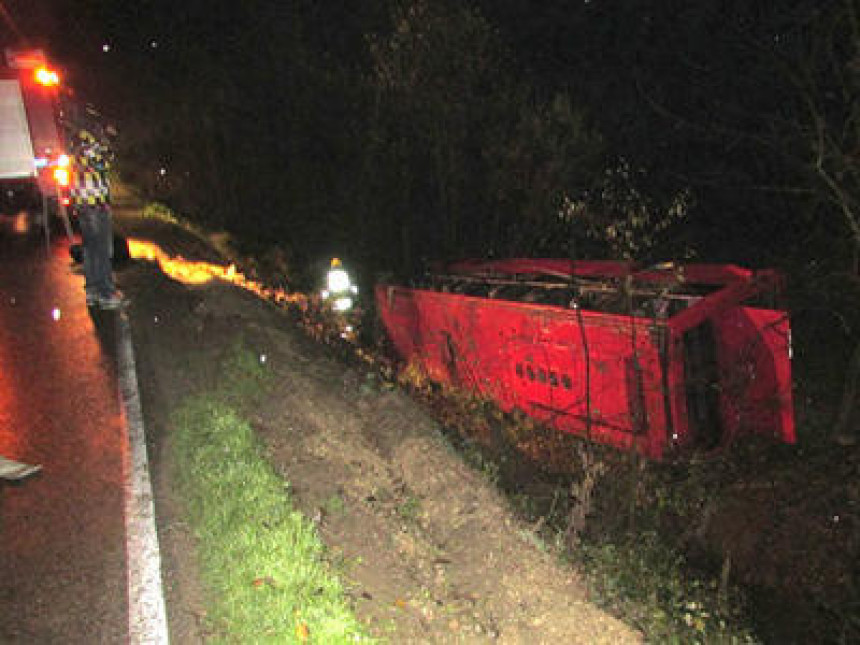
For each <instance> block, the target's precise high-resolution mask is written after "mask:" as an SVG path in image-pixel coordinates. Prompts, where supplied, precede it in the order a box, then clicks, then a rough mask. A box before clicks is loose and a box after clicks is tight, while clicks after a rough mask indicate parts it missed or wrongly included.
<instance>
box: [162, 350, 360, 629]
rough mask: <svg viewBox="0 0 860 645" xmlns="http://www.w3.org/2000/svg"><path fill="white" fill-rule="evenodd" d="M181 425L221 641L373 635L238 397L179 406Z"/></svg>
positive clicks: (189, 491) (177, 428) (210, 614)
mask: <svg viewBox="0 0 860 645" xmlns="http://www.w3.org/2000/svg"><path fill="white" fill-rule="evenodd" d="M232 364H233V365H234V366H236V365H237V364H238V365H240V366H242V365H243V366H244V367H245V368H247V367H248V366H249V364H250V361H244V360H243V359H241V358H239V359H236V357H235V356H234V358H233V362H232ZM237 371H239V372H243V371H244V370H243V369H241V367H240V369H239V370H237ZM234 384H235V383H234ZM172 426H173V431H174V433H175V434H174V436H175V450H174V459H175V462H174V463H175V465H176V471H177V472H178V476H177V477H178V480H179V486H180V490H181V493H182V496H183V499H184V500H185V504H186V508H187V512H188V516H189V517H188V519H189V522H190V524H191V526H192V527H193V529H194V532H195V534H196V536H197V538H198V559H199V561H200V566H201V569H202V576H203V578H204V584H205V585H206V588H207V591H208V594H207V595H208V598H209V600H210V602H209V607H208V611H207V621H208V623H207V628H208V630H209V631H210V633H211V637H212V639H213V640H214V641H216V642H228V643H293V642H295V643H302V642H311V643H354V642H368V641H370V640H371V639H370V638H369V637H368V636H367V634H366V630H364V628H363V627H362V626H361V624H360V623H359V622H358V620H357V619H356V617H355V615H354V613H353V612H352V610H351V609H350V607H349V604H348V602H347V600H346V597H345V594H344V590H343V586H342V584H341V582H340V580H339V578H338V576H337V573H336V572H335V571H333V570H332V566H331V565H330V564H329V562H328V560H327V557H326V553H325V550H324V547H323V545H322V543H321V542H320V540H319V538H318V536H317V534H316V531H315V528H314V525H313V524H312V523H311V522H310V521H309V520H307V519H306V518H304V517H303V516H302V515H301V514H300V513H299V512H298V511H296V510H295V508H294V506H293V504H292V503H291V500H290V498H289V494H288V485H287V483H286V482H285V481H284V480H283V479H282V478H281V477H279V476H278V475H277V473H276V472H275V471H274V469H273V468H272V466H271V465H270V464H269V463H268V462H267V461H266V459H265V458H264V455H263V452H262V447H261V445H260V443H259V441H258V439H257V438H256V436H255V434H254V432H253V429H252V428H251V426H250V425H249V424H248V423H247V422H246V421H245V420H244V419H243V418H242V417H241V416H240V415H239V413H237V411H236V409H235V407H234V406H233V405H232V404H231V403H230V402H229V400H228V399H226V398H225V397H224V396H222V395H219V393H218V392H215V393H212V394H207V395H201V396H197V397H193V398H191V399H189V400H187V401H186V402H185V403H184V404H183V405H182V406H180V408H179V409H177V410H176V411H175V412H174V413H173V415H172Z"/></svg>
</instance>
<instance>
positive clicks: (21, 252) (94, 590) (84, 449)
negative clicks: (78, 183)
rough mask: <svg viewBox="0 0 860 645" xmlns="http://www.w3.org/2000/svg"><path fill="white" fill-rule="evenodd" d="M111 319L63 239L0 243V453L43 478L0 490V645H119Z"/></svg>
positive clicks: (117, 414) (119, 472) (117, 437)
mask: <svg viewBox="0 0 860 645" xmlns="http://www.w3.org/2000/svg"><path fill="white" fill-rule="evenodd" d="M55 312H58V313H59V316H57V315H56V313H55ZM118 315H120V314H118V313H117V312H102V311H97V310H92V311H89V310H88V309H87V307H86V306H85V303H84V295H83V277H82V276H79V275H75V274H73V273H72V272H71V271H70V264H69V255H68V243H67V242H66V241H65V240H62V239H61V240H55V241H54V243H53V245H52V247H51V252H50V256H49V255H48V253H47V251H46V246H45V243H44V240H39V239H36V240H32V239H31V240H27V239H24V238H21V237H14V236H11V235H9V234H8V233H5V234H3V233H0V454H3V455H5V456H7V457H10V458H13V459H18V460H22V461H25V462H28V463H38V464H41V465H42V467H43V470H42V472H41V473H39V474H38V475H36V476H34V477H31V478H30V479H28V480H25V481H23V482H21V483H19V484H14V485H13V484H8V483H4V482H0V642H2V643H124V642H126V641H127V639H128V636H127V600H126V594H127V592H126V564H125V562H126V553H125V548H126V547H125V526H124V518H123V503H124V483H123V482H124V481H125V479H124V473H123V468H124V465H123V464H124V463H125V454H126V451H127V442H128V440H127V435H126V430H125V425H124V419H123V414H122V411H121V406H120V401H119V390H118V385H117V375H116V337H117V316H118Z"/></svg>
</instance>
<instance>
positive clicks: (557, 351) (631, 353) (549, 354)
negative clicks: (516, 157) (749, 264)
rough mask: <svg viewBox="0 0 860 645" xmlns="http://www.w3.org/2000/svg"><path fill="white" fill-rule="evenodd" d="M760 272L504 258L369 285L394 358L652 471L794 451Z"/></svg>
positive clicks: (782, 317) (783, 361) (777, 339)
mask: <svg viewBox="0 0 860 645" xmlns="http://www.w3.org/2000/svg"><path fill="white" fill-rule="evenodd" d="M780 287H781V279H780V277H779V275H778V274H777V273H775V272H773V271H759V272H752V271H749V270H746V269H743V268H740V267H737V266H733V265H706V264H693V265H685V266H678V265H666V266H659V267H655V268H651V269H646V270H637V269H636V268H635V267H633V266H632V265H630V264H627V263H617V262H571V261H569V260H558V259H510V260H500V261H487V262H478V261H470V262H462V263H458V264H454V265H452V266H450V267H448V268H447V269H446V271H445V272H444V273H442V274H438V275H435V276H431V277H430V278H429V281H428V283H427V285H426V286H423V287H420V288H407V287H401V286H395V285H389V284H380V285H378V286H377V289H376V301H377V307H378V311H379V315H380V317H381V319H382V322H383V324H384V326H385V327H386V330H387V332H388V335H389V337H390V339H391V341H392V342H393V345H394V347H395V348H396V350H397V352H398V353H399V354H400V356H401V357H402V358H403V359H404V360H406V361H408V362H410V363H413V364H416V365H417V366H419V367H420V368H421V369H423V370H424V371H425V372H426V374H427V375H428V377H429V378H430V379H432V380H434V381H436V382H439V383H442V384H446V385H449V386H453V387H457V388H461V389H465V390H469V391H471V392H473V393H475V394H477V395H479V396H483V397H487V398H490V399H492V400H493V401H495V402H496V403H497V404H498V405H499V406H500V408H501V409H503V410H505V411H508V412H510V411H513V410H515V409H518V410H521V411H523V412H525V413H526V414H528V415H530V416H532V417H534V418H535V419H537V420H538V421H540V422H542V423H544V424H547V425H549V426H551V427H554V428H556V429H557V430H559V431H561V432H567V433H573V434H576V435H579V436H582V437H585V438H588V439H590V440H592V441H596V442H600V443H604V444H607V445H611V446H614V447H616V448H619V449H622V450H636V451H638V452H639V453H641V454H642V455H644V456H647V457H649V458H652V459H661V458H664V457H666V456H667V455H668V454H670V453H674V452H677V451H678V450H685V449H693V450H695V449H701V450H713V449H717V448H720V447H722V446H725V445H727V444H729V443H730V442H731V441H733V440H734V439H736V438H738V437H741V436H748V435H762V436H766V437H770V438H773V439H775V440H778V441H784V442H787V443H794V441H795V429H794V416H793V406H792V393H791V361H790V350H791V343H790V328H789V321H788V315H787V313H786V312H785V311H781V310H778V309H776V308H774V307H773V304H772V303H773V298H774V295H775V294H776V293H777V292H778V291H779V289H780Z"/></svg>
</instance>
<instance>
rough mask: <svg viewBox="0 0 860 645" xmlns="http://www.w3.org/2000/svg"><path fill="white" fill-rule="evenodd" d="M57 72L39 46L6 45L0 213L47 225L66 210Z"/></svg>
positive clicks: (0, 89) (0, 90) (1, 70)
mask: <svg viewBox="0 0 860 645" xmlns="http://www.w3.org/2000/svg"><path fill="white" fill-rule="evenodd" d="M60 115H61V101H60V77H59V74H58V72H57V71H56V70H54V69H52V67H51V66H50V65H49V63H48V60H47V58H46V56H45V54H44V53H43V52H42V51H40V50H27V51H20V50H6V52H5V67H0V213H2V215H4V216H5V217H11V218H13V219H15V220H16V221H18V222H20V221H21V220H22V218H24V216H26V222H25V224H24V226H27V227H28V228H30V229H32V228H33V226H34V225H36V226H37V227H41V228H47V226H48V225H49V224H50V222H51V221H52V218H56V217H58V216H62V215H65V212H64V203H68V201H67V196H66V194H67V189H68V184H69V157H68V156H67V155H66V154H65V145H64V139H63V136H62V130H61V127H60Z"/></svg>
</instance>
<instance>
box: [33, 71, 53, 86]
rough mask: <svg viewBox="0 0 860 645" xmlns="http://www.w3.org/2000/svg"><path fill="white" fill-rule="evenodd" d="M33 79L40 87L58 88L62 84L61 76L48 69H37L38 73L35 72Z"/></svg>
mask: <svg viewBox="0 0 860 645" xmlns="http://www.w3.org/2000/svg"><path fill="white" fill-rule="evenodd" d="M33 78H34V79H35V80H36V82H37V83H38V84H39V85H44V86H45V87H56V86H57V85H59V84H60V75H59V74H58V73H57V72H55V71H54V70H52V69H48V68H47V67H37V68H36V71H35V72H33Z"/></svg>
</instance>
